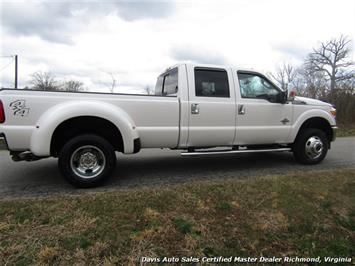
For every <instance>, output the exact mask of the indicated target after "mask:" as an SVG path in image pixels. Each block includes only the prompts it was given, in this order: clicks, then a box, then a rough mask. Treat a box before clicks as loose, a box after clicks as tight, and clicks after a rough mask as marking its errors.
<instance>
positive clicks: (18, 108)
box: [10, 100, 30, 117]
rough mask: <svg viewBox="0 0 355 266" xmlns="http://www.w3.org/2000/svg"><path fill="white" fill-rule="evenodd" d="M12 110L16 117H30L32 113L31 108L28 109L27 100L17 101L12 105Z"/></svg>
mask: <svg viewBox="0 0 355 266" xmlns="http://www.w3.org/2000/svg"><path fill="white" fill-rule="evenodd" d="M10 108H11V109H12V110H13V111H14V112H13V114H14V116H21V117H25V116H28V114H29V112H30V108H27V107H26V101H25V100H16V101H14V102H12V103H10Z"/></svg>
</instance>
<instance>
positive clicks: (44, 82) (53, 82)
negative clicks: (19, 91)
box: [26, 71, 86, 92]
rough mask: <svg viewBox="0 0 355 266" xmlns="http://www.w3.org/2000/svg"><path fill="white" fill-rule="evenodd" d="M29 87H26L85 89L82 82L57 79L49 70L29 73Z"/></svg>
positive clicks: (44, 89) (50, 89)
mask: <svg viewBox="0 0 355 266" xmlns="http://www.w3.org/2000/svg"><path fill="white" fill-rule="evenodd" d="M31 85H32V86H31V87H26V88H27V89H33V90H41V91H69V92H79V91H85V90H86V89H85V87H84V83H83V82H81V81H77V80H73V79H70V80H58V79H56V78H55V77H54V76H53V75H52V74H51V73H50V72H42V71H38V72H35V73H33V74H32V75H31Z"/></svg>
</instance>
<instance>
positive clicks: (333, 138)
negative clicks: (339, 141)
mask: <svg viewBox="0 0 355 266" xmlns="http://www.w3.org/2000/svg"><path fill="white" fill-rule="evenodd" d="M332 131H333V132H332V140H331V141H334V140H335V139H336V137H337V131H338V127H337V126H332Z"/></svg>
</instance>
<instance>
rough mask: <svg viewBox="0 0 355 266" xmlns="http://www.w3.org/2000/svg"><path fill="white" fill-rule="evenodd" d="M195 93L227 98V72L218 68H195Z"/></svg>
mask: <svg viewBox="0 0 355 266" xmlns="http://www.w3.org/2000/svg"><path fill="white" fill-rule="evenodd" d="M195 93H196V96H199V97H226V98H229V84H228V75H227V72H226V71H225V70H220V69H204V68H195Z"/></svg>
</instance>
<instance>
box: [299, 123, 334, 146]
mask: <svg viewBox="0 0 355 266" xmlns="http://www.w3.org/2000/svg"><path fill="white" fill-rule="evenodd" d="M306 128H317V129H320V130H322V131H323V132H324V133H325V134H326V136H327V139H328V141H329V142H330V141H331V140H332V139H333V130H332V127H331V126H330V124H329V122H328V121H327V120H326V119H324V118H322V117H313V118H309V119H308V120H306V121H305V122H304V123H303V124H302V126H301V128H300V129H299V130H298V134H297V137H298V136H299V134H300V133H301V132H302V131H303V130H304V129H306ZM297 137H296V139H297Z"/></svg>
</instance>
